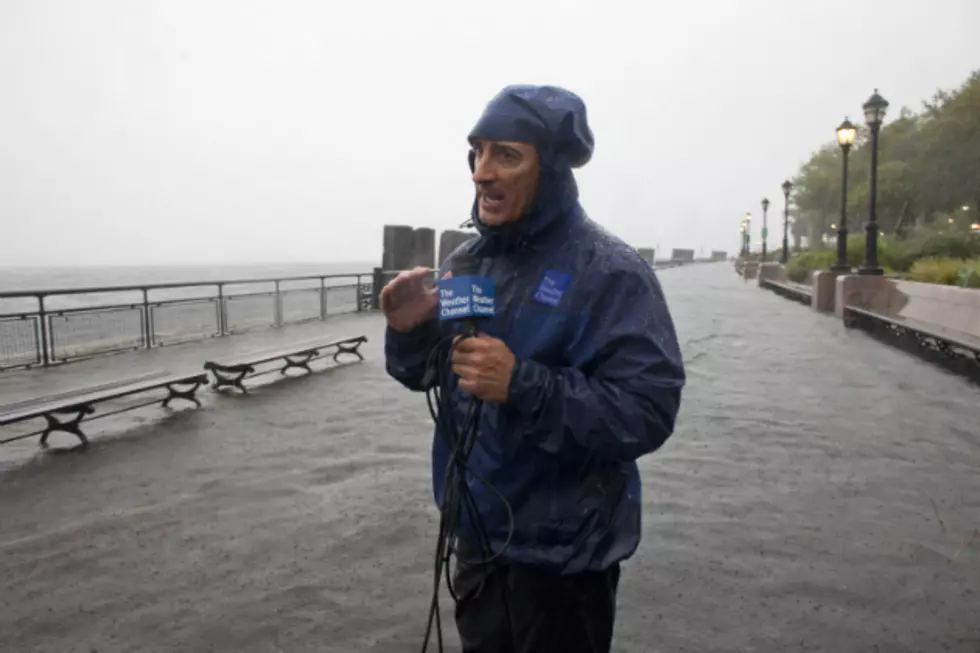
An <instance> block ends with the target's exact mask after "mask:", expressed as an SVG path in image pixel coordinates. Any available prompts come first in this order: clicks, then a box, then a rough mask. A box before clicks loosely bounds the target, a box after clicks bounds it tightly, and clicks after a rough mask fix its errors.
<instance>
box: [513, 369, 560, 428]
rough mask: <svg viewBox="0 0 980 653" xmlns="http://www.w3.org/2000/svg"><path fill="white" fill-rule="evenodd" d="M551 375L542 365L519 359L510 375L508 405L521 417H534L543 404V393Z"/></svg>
mask: <svg viewBox="0 0 980 653" xmlns="http://www.w3.org/2000/svg"><path fill="white" fill-rule="evenodd" d="M550 373H551V372H550V370H548V368H547V367H545V366H544V365H542V364H541V363H538V362H536V361H533V360H530V359H524V360H521V359H518V360H517V361H516V362H515V363H514V370H513V372H512V373H511V375H510V385H509V386H508V387H507V403H508V404H510V405H511V406H512V407H513V408H514V409H515V410H516V411H517V413H518V414H520V415H521V416H524V417H531V416H533V415H534V413H535V412H536V411H537V409H538V407H539V405H540V403H541V393H542V392H543V391H544V389H545V384H546V382H547V377H548V375H549V374H550Z"/></svg>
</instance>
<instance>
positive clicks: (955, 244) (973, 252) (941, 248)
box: [915, 232, 980, 259]
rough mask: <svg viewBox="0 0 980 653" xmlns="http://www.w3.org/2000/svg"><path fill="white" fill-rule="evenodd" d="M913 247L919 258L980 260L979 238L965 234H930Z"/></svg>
mask: <svg viewBox="0 0 980 653" xmlns="http://www.w3.org/2000/svg"><path fill="white" fill-rule="evenodd" d="M915 245H916V247H915V249H916V250H917V251H916V253H917V254H918V256H919V258H958V259H973V258H980V238H977V237H975V236H969V235H966V234H960V233H951V232H945V233H944V232H939V233H932V234H929V235H928V236H925V237H924V238H923V239H922V240H920V241H918V242H917V243H915Z"/></svg>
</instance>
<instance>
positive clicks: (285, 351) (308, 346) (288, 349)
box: [204, 336, 367, 369]
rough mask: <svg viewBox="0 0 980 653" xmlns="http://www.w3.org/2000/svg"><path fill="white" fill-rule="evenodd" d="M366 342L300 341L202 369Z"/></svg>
mask: <svg viewBox="0 0 980 653" xmlns="http://www.w3.org/2000/svg"><path fill="white" fill-rule="evenodd" d="M366 340H367V337H366V336H348V337H345V338H339V339H335V340H329V341H326V342H324V340H323V339H322V338H321V339H309V340H300V341H299V342H294V343H292V344H291V345H288V346H283V347H279V348H276V349H271V348H270V349H263V350H258V351H253V352H249V353H247V354H240V355H238V356H236V357H235V358H233V359H231V360H228V361H226V362H221V361H220V360H218V359H215V360H209V361H207V362H206V363H205V364H204V367H205V369H213V368H215V367H217V368H225V369H234V368H240V367H247V366H249V365H258V364H260V363H268V362H271V361H274V360H277V359H280V358H285V357H286V356H299V355H302V354H308V353H310V352H312V351H315V350H318V349H326V348H328V347H336V346H337V345H346V344H352V343H355V342H365V341H366Z"/></svg>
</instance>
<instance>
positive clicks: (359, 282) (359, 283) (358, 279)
mask: <svg viewBox="0 0 980 653" xmlns="http://www.w3.org/2000/svg"><path fill="white" fill-rule="evenodd" d="M356 296H357V312H358V313H360V312H361V311H363V310H364V307H363V304H364V302H362V301H361V275H357V295H356Z"/></svg>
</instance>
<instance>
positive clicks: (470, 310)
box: [439, 277, 494, 320]
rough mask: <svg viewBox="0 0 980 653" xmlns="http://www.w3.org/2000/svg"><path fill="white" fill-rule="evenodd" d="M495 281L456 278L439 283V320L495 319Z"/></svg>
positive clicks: (477, 278)
mask: <svg viewBox="0 0 980 653" xmlns="http://www.w3.org/2000/svg"><path fill="white" fill-rule="evenodd" d="M493 314H494V311H493V281H491V280H490V279H488V278H486V277H455V278H450V279H443V280H441V281H440V282H439V319H440V320H461V319H465V318H468V317H493Z"/></svg>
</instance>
